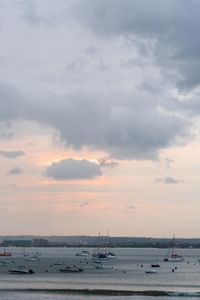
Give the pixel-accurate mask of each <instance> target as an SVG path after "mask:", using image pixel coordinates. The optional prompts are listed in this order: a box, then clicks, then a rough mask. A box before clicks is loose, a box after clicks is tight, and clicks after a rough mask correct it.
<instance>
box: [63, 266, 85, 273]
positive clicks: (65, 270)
mask: <svg viewBox="0 0 200 300" xmlns="http://www.w3.org/2000/svg"><path fill="white" fill-rule="evenodd" d="M59 272H61V273H79V272H83V269H81V268H76V267H65V268H63V269H59Z"/></svg>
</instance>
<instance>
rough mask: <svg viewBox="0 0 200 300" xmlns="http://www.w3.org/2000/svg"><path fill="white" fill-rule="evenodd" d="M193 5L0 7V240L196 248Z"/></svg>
mask: <svg viewBox="0 0 200 300" xmlns="http://www.w3.org/2000/svg"><path fill="white" fill-rule="evenodd" d="M199 11H200V2H199V1H198V0H168V1H162V0H148V1H146V0H123V1H121V0H101V1H94V0H67V1H66V0H10V1H7V0H0V45H1V46H0V163H1V171H0V208H1V210H0V224H1V226H0V228H1V230H0V234H1V235H3V234H37V235H38V234H39V235H54V234H57V235H75V234H85V235H86V234H91V235H97V234H98V232H101V233H102V234H106V232H107V231H108V230H109V232H110V234H111V235H115V236H116V235H122V236H129V235H130V236H152V237H159V236H166V237H170V236H172V235H173V234H176V236H178V237H198V236H199V234H200V232H199V225H200V221H199V214H198V212H199V209H200V207H199V206H200V190H199V174H200V155H199V153H200V120H199V114H200V99H199V95H200V35H199V28H200V18H199Z"/></svg>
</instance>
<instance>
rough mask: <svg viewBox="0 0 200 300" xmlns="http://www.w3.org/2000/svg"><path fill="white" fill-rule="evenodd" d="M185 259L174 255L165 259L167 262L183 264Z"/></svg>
mask: <svg viewBox="0 0 200 300" xmlns="http://www.w3.org/2000/svg"><path fill="white" fill-rule="evenodd" d="M184 260H185V259H184V257H183V256H181V255H178V254H175V253H172V254H171V256H169V257H165V258H164V261H166V262H183V261H184Z"/></svg>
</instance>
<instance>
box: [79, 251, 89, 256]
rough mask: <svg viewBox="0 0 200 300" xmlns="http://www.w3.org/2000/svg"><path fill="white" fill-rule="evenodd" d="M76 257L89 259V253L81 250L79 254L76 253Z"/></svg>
mask: <svg viewBox="0 0 200 300" xmlns="http://www.w3.org/2000/svg"><path fill="white" fill-rule="evenodd" d="M76 256H82V257H89V256H90V252H89V251H87V250H81V251H80V252H77V253H76Z"/></svg>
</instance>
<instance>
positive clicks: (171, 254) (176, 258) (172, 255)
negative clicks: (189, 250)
mask: <svg viewBox="0 0 200 300" xmlns="http://www.w3.org/2000/svg"><path fill="white" fill-rule="evenodd" d="M184 260H185V259H184V257H183V256H182V255H179V254H177V253H176V252H175V235H173V240H172V247H171V248H170V249H169V250H168V252H167V255H166V256H165V258H164V261H166V262H183V261H184Z"/></svg>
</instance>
